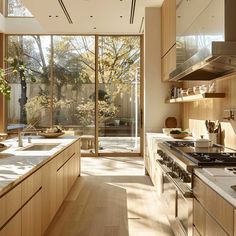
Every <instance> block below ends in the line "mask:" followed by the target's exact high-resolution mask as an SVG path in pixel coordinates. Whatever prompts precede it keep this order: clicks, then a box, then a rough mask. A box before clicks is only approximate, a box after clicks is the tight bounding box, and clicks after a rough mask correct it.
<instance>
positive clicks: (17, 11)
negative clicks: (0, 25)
mask: <svg viewBox="0 0 236 236" xmlns="http://www.w3.org/2000/svg"><path fill="white" fill-rule="evenodd" d="M7 16H14V17H32V14H31V13H30V11H29V10H28V9H27V8H26V7H25V6H24V5H23V4H22V3H21V1H20V0H7Z"/></svg>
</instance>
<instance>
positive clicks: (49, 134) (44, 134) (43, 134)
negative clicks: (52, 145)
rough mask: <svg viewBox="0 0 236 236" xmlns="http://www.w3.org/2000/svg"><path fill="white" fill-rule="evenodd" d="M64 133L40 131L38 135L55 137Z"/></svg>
mask: <svg viewBox="0 0 236 236" xmlns="http://www.w3.org/2000/svg"><path fill="white" fill-rule="evenodd" d="M63 134H65V133H64V132H56V133H51V132H48V133H46V132H41V133H39V135H40V136H42V137H45V138H57V137H60V136H62V135H63Z"/></svg>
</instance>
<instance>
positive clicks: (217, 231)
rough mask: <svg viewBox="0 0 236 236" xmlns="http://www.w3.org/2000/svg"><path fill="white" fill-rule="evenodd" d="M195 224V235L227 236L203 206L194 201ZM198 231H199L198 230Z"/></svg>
mask: <svg viewBox="0 0 236 236" xmlns="http://www.w3.org/2000/svg"><path fill="white" fill-rule="evenodd" d="M193 224H194V226H195V227H196V228H195V231H196V232H194V236H195V235H197V236H198V235H202V236H227V235H228V234H227V233H226V232H225V231H224V229H223V228H222V227H221V226H220V225H219V224H218V222H216V221H215V219H214V218H213V217H211V216H210V215H209V214H208V213H207V211H206V210H205V209H204V208H203V207H202V206H201V204H200V203H199V202H198V201H197V200H196V199H194V205H193ZM196 229H197V230H196Z"/></svg>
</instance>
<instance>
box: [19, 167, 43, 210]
mask: <svg viewBox="0 0 236 236" xmlns="http://www.w3.org/2000/svg"><path fill="white" fill-rule="evenodd" d="M41 186H42V180H41V170H38V171H36V172H34V173H33V174H32V175H31V176H29V177H28V178H27V179H25V180H24V181H23V182H22V205H23V204H25V202H27V201H28V200H29V199H30V198H31V197H32V196H33V195H34V194H35V193H36V192H37V191H38V190H39V188H40V187H41Z"/></svg>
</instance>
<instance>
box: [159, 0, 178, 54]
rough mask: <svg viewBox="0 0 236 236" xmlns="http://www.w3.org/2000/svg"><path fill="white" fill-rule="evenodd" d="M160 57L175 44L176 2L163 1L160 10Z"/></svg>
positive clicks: (171, 0)
mask: <svg viewBox="0 0 236 236" xmlns="http://www.w3.org/2000/svg"><path fill="white" fill-rule="evenodd" d="M161 19H162V21H161V37H162V38H161V42H162V52H161V55H162V57H163V56H164V55H165V54H166V53H167V52H168V51H169V50H170V49H171V48H172V47H173V46H174V44H175V42H176V0H165V1H164V2H163V5H162V8H161Z"/></svg>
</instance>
